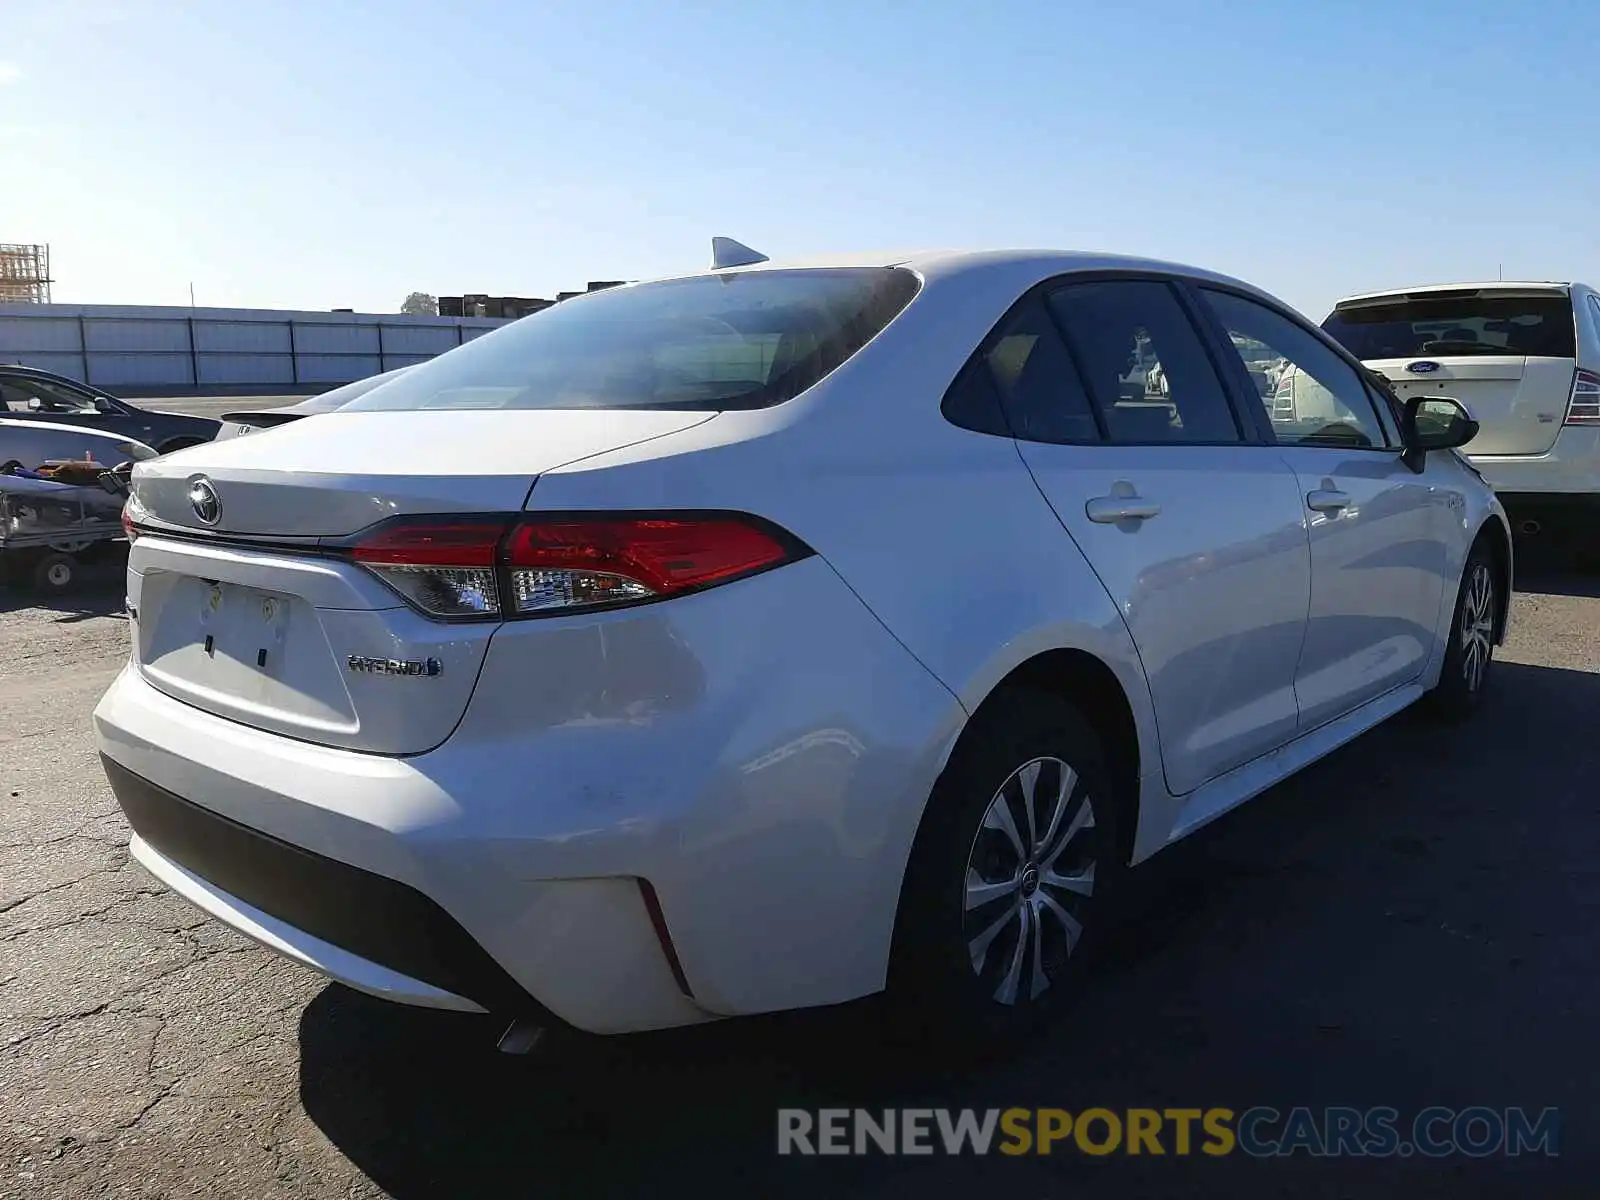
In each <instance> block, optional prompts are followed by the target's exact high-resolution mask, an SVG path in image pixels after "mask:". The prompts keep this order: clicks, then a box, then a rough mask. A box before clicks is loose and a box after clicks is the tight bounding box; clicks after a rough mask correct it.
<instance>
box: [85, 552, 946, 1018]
mask: <svg viewBox="0 0 1600 1200" xmlns="http://www.w3.org/2000/svg"><path fill="white" fill-rule="evenodd" d="M962 719H963V713H962V710H961V709H960V706H959V705H958V704H957V703H956V701H955V698H954V697H953V696H951V694H950V693H949V692H948V691H947V690H946V689H945V688H944V687H943V686H942V685H940V684H939V683H938V682H937V681H936V680H935V679H934V678H933V677H932V676H931V675H930V674H928V672H927V671H926V670H925V669H924V668H923V667H922V666H921V665H920V664H919V663H917V662H916V660H915V659H913V658H912V657H911V656H910V654H909V653H908V652H906V651H905V649H904V648H903V647H901V645H900V644H899V643H898V642H897V641H895V640H894V639H893V638H892V637H891V636H890V635H889V634H888V633H887V631H886V630H884V629H883V627H882V626H881V625H880V624H879V623H878V622H877V621H876V619H875V618H873V617H872V615H871V614H870V613H869V612H868V611H867V610H866V609H865V607H864V606H863V605H862V604H861V602H860V601H859V600H858V599H857V598H856V597H855V596H854V595H853V594H852V593H851V592H850V591H849V590H848V589H847V588H845V587H844V585H843V584H842V583H841V582H840V581H839V580H838V577H837V576H836V575H834V574H833V572H832V570H831V568H829V567H828V566H827V564H826V563H824V562H822V561H821V560H819V559H812V560H807V561H806V562H802V563H797V564H794V565H793V566H790V567H786V568H784V569H783V570H781V571H774V572H769V573H768V574H766V575H763V576H758V577H755V578H752V579H750V580H746V581H743V582H741V583H738V584H732V585H729V586H728V587H726V588H718V589H713V590H712V591H709V592H706V593H703V594H701V595H699V596H692V597H684V598H682V599H680V600H675V601H673V602H671V603H668V604H659V605H649V606H645V607H642V608H640V609H637V610H632V611H623V612H615V613H607V614H599V615H595V616H593V617H592V618H589V619H587V620H584V619H577V618H574V619H570V620H565V619H564V620H561V621H546V622H527V623H523V624H519V625H510V626H506V627H504V628H503V629H502V630H500V631H499V632H497V633H496V634H495V641H494V645H493V646H492V648H491V650H490V652H489V654H488V656H487V659H486V661H485V665H484V670H483V673H482V675H481V677H480V678H479V681H478V685H477V688H476V690H475V692H474V694H473V698H472V701H471V703H470V704H469V706H468V709H467V712H466V714H465V715H464V716H463V718H462V721H461V724H460V725H459V726H458V728H457V730H456V731H455V733H454V735H453V736H452V737H451V738H450V739H449V740H447V741H446V742H445V743H444V744H443V745H442V746H440V747H439V748H437V749H435V750H433V751H430V752H429V753H426V754H421V755H415V756H411V757H394V756H383V755H374V754H364V753H360V752H357V751H352V750H346V749H341V748H336V747H327V746H317V745H312V744H310V743H307V742H303V741H299V740H296V739H292V738H287V737H283V736H281V735H279V734H275V733H270V732H267V731H264V730H260V729H254V728H250V727H248V726H244V725H241V724H239V723H237V722H234V721H230V720H227V719H225V718H223V717H219V716H215V715H213V714H210V713H207V712H204V711H201V710H199V709H197V708H193V707H191V706H189V705H187V704H185V703H183V702H182V701H179V700H176V699H174V698H172V697H170V696H168V695H166V694H164V693H162V692H160V691H158V690H157V689H155V688H154V687H152V686H151V685H150V684H149V683H148V682H147V681H145V680H144V679H143V678H142V677H141V676H140V674H139V673H138V671H137V670H136V669H132V668H130V669H129V670H126V671H124V672H123V673H122V674H121V675H120V676H119V677H118V679H117V680H116V681H115V683H114V684H113V685H112V687H111V688H110V690H109V691H108V692H107V693H106V695H105V696H104V697H103V698H102V700H101V702H100V704H99V706H98V707H97V709H96V711H95V728H96V734H97V739H98V742H99V747H100V750H101V752H102V754H103V755H104V756H105V759H106V761H107V774H108V776H109V777H110V778H111V781H112V784H113V787H114V790H115V791H116V792H117V795H118V799H119V800H120V801H121V803H122V804H123V806H124V809H125V810H126V811H127V813H128V817H129V820H130V823H131V824H132V825H133V827H134V829H135V832H136V834H137V835H138V837H137V840H136V841H135V844H134V847H133V849H134V852H135V854H136V855H137V856H138V857H139V858H140V860H141V861H142V862H144V863H145V864H146V865H147V866H149V867H150V869H151V870H152V871H153V872H154V873H155V874H156V875H158V876H159V877H160V878H162V879H163V880H164V881H165V882H167V883H168V884H169V885H170V886H172V887H174V888H175V889H176V890H178V891H180V892H182V893H183V894H184V895H185V896H186V897H188V898H189V899H190V900H192V901H194V902H195V903H197V904H199V905H200V906H201V907H202V908H204V909H206V911H208V912H210V913H212V914H213V915H214V916H216V917H218V918H219V919H221V920H223V921H225V922H227V923H228V924H230V925H233V926H234V927H235V928H238V929H240V930H241V931H242V932H244V933H246V934H247V935H249V936H251V937H254V938H256V939H257V940H258V941H262V942H264V943H265V944H267V945H269V946H273V947H274V948H276V949H278V950H280V951H281V952H283V953H285V954H288V955H290V956H291V957H293V958H296V959H297V960H299V961H301V962H303V963H306V964H307V965H310V966H312V967H315V968H316V969H318V970H321V971H323V972H324V973H326V974H328V975H330V976H333V977H334V978H338V979H340V980H342V981H344V982H346V983H348V984H350V985H352V986H354V987H357V988H361V989H362V990H365V991H368V992H372V993H374V994H376V995H381V996H387V997H389V998H391V999H396V1000H401V1001H405V1002H408V1003H414V1004H424V1005H431V1006H435V1007H447V1008H463V1009H468V1010H471V1009H474V1008H482V1009H488V1010H490V1011H494V1012H496V1013H497V1015H498V1014H502V1013H504V1011H505V1010H507V1009H510V1010H511V1015H526V1014H533V1015H534V1016H535V1017H536V1018H538V1017H539V1016H540V1015H542V1014H546V1013H548V1014H550V1015H551V1016H553V1017H554V1018H557V1019H559V1020H561V1021H564V1022H566V1023H567V1024H569V1025H572V1026H574V1027H577V1028H579V1029H584V1030H587V1031H590V1032H596V1033H615V1032H624V1031H629V1030H637V1029H650V1028H663V1027H667V1026H672V1025H683V1024H691V1023H695V1022H699V1021H707V1020H712V1019H715V1018H716V1017H719V1016H727V1015H736V1014H741V1013H752V1012H762V1011H771V1010H775V1009H782V1008H791V1007H805V1006H811V1005H819V1004H831V1003H837V1002H839V1001H843V1000H847V999H851V998H854V997H856V996H860V995H865V994H868V993H870V992H872V991H874V990H877V989H878V988H881V987H882V986H883V982H884V978H885V972H886V969H887V962H888V949H889V943H890V940H891V937H892V932H893V924H894V917H895V910H896V906H897V903H898V897H899V888H900V881H901V878H902V876H903V872H904V866H905V860H906V857H907V854H908V853H909V849H910V844H911V840H912V837H913V836H914V834H915V830H916V826H917V823H918V821H919V820H920V818H921V813H922V807H923V804H924V803H925V801H926V799H927V796H928V794H929V791H930V790H931V788H932V784H933V780H934V778H935V777H936V776H937V774H938V771H939V769H940V768H941V766H942V763H943V759H944V755H945V753H946V752H947V751H948V748H949V746H950V745H951V744H952V743H953V741H954V738H955V735H956V734H957V732H958V731H959V729H960V727H961V723H962ZM641 881H647V882H648V884H649V885H650V887H651V891H652V894H653V895H654V897H656V898H657V901H658V904H657V907H656V908H655V909H654V911H652V908H651V906H650V905H649V903H648V902H647V900H646V893H645V892H644V891H643V890H642V889H641V886H640V882H641ZM658 925H660V926H664V929H665V931H666V932H665V936H664V938H663V936H660V935H658ZM668 947H670V950H669V949H668ZM674 959H675V960H676V961H674Z"/></svg>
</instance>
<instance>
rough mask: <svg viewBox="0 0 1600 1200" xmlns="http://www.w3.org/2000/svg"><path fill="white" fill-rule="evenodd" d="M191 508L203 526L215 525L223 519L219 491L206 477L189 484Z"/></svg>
mask: <svg viewBox="0 0 1600 1200" xmlns="http://www.w3.org/2000/svg"><path fill="white" fill-rule="evenodd" d="M189 507H190V508H192V509H194V515H195V516H197V517H199V518H200V522H201V524H203V525H215V524H216V523H217V522H218V521H219V520H220V519H221V518H222V501H221V500H220V499H219V498H218V497H217V489H216V488H214V487H212V486H211V481H210V480H209V479H207V478H205V477H204V476H201V477H200V478H199V479H194V480H191V481H190V483H189Z"/></svg>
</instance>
